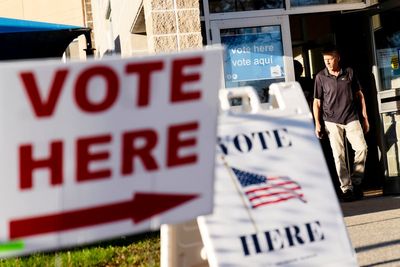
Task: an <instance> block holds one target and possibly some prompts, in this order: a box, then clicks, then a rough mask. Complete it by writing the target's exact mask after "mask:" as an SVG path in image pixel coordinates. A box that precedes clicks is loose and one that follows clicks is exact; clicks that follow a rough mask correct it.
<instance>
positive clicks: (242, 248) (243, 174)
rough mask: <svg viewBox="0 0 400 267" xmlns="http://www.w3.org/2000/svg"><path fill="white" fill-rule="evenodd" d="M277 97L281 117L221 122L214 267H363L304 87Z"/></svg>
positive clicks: (264, 114)
mask: <svg viewBox="0 0 400 267" xmlns="http://www.w3.org/2000/svg"><path fill="white" fill-rule="evenodd" d="M228 92H229V91H228ZM270 93H271V95H270V97H271V98H272V100H271V101H270V102H271V103H276V104H277V106H278V108H276V109H267V110H266V109H262V108H261V107H260V106H257V105H255V106H254V108H252V109H251V112H248V113H240V112H238V113H236V112H232V110H228V111H227V112H225V114H221V115H220V118H219V125H218V141H217V143H218V144H217V147H218V149H217V150H218V152H217V155H216V161H217V164H216V174H215V179H216V181H215V196H214V211H213V213H212V214H211V215H206V216H200V217H199V218H198V225H199V229H200V232H201V236H202V240H203V243H204V245H205V251H206V254H207V258H208V262H209V264H210V266H213V267H216V266H357V261H356V257H355V253H354V250H353V248H352V246H351V243H350V240H349V238H348V235H347V231H346V227H345V224H344V221H343V217H342V212H341V209H340V206H339V203H338V201H337V197H336V194H335V191H334V187H333V185H332V181H331V179H330V176H329V172H328V168H327V165H326V162H325V159H324V156H323V154H322V151H321V147H320V144H319V142H318V139H317V138H316V137H315V135H314V127H313V122H312V118H311V113H310V111H309V108H308V105H307V102H306V100H305V98H304V95H303V92H302V90H301V87H300V85H299V84H298V83H297V82H289V83H276V84H272V85H271V86H270ZM228 94H229V93H228ZM253 95H255V94H253ZM250 102H251V101H250ZM221 103H224V101H221ZM254 103H257V101H255V102H254Z"/></svg>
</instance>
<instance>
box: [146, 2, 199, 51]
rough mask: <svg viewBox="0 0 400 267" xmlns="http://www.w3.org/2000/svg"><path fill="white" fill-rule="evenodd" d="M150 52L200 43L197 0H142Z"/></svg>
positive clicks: (189, 46)
mask: <svg viewBox="0 0 400 267" xmlns="http://www.w3.org/2000/svg"><path fill="white" fill-rule="evenodd" d="M144 10H145V19H146V33H147V38H148V42H149V50H150V52H168V51H179V50H185V49H189V48H198V47H201V46H202V37H201V28H200V10H199V0H145V1H144Z"/></svg>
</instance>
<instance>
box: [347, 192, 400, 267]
mask: <svg viewBox="0 0 400 267" xmlns="http://www.w3.org/2000/svg"><path fill="white" fill-rule="evenodd" d="M340 206H341V207H342V211H343V216H344V221H345V224H346V226H347V231H348V232H349V236H350V239H351V242H352V244H353V248H354V250H355V252H356V254H357V260H358V264H359V265H360V266H362V267H366V266H400V195H397V196H383V195H382V192H381V191H379V190H377V191H369V192H366V197H365V198H364V199H363V200H359V201H354V202H346V203H340Z"/></svg>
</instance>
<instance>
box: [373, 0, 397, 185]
mask: <svg viewBox="0 0 400 267" xmlns="http://www.w3.org/2000/svg"><path fill="white" fill-rule="evenodd" d="M399 11H400V7H398V8H393V9H389V10H385V11H383V12H381V13H379V14H377V15H374V17H373V18H372V22H373V28H374V40H375V56H376V68H375V70H374V74H375V76H376V77H377V88H378V104H379V111H380V115H381V120H382V128H383V129H382V130H383V133H382V137H383V138H382V139H383V156H384V157H383V158H384V159H385V165H386V166H385V168H386V170H385V176H386V180H385V185H384V191H385V193H400V128H399V126H398V125H399V123H400V65H399V58H400V24H399V23H398V17H399V15H398V14H399Z"/></svg>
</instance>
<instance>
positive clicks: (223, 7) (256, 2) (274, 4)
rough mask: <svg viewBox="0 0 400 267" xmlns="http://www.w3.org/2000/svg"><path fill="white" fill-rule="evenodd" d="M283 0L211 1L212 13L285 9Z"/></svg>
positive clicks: (209, 2)
mask: <svg viewBox="0 0 400 267" xmlns="http://www.w3.org/2000/svg"><path fill="white" fill-rule="evenodd" d="M283 2H284V1H283V0H209V1H208V4H209V7H210V13H224V12H235V11H250V10H263V9H274V8H283Z"/></svg>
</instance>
